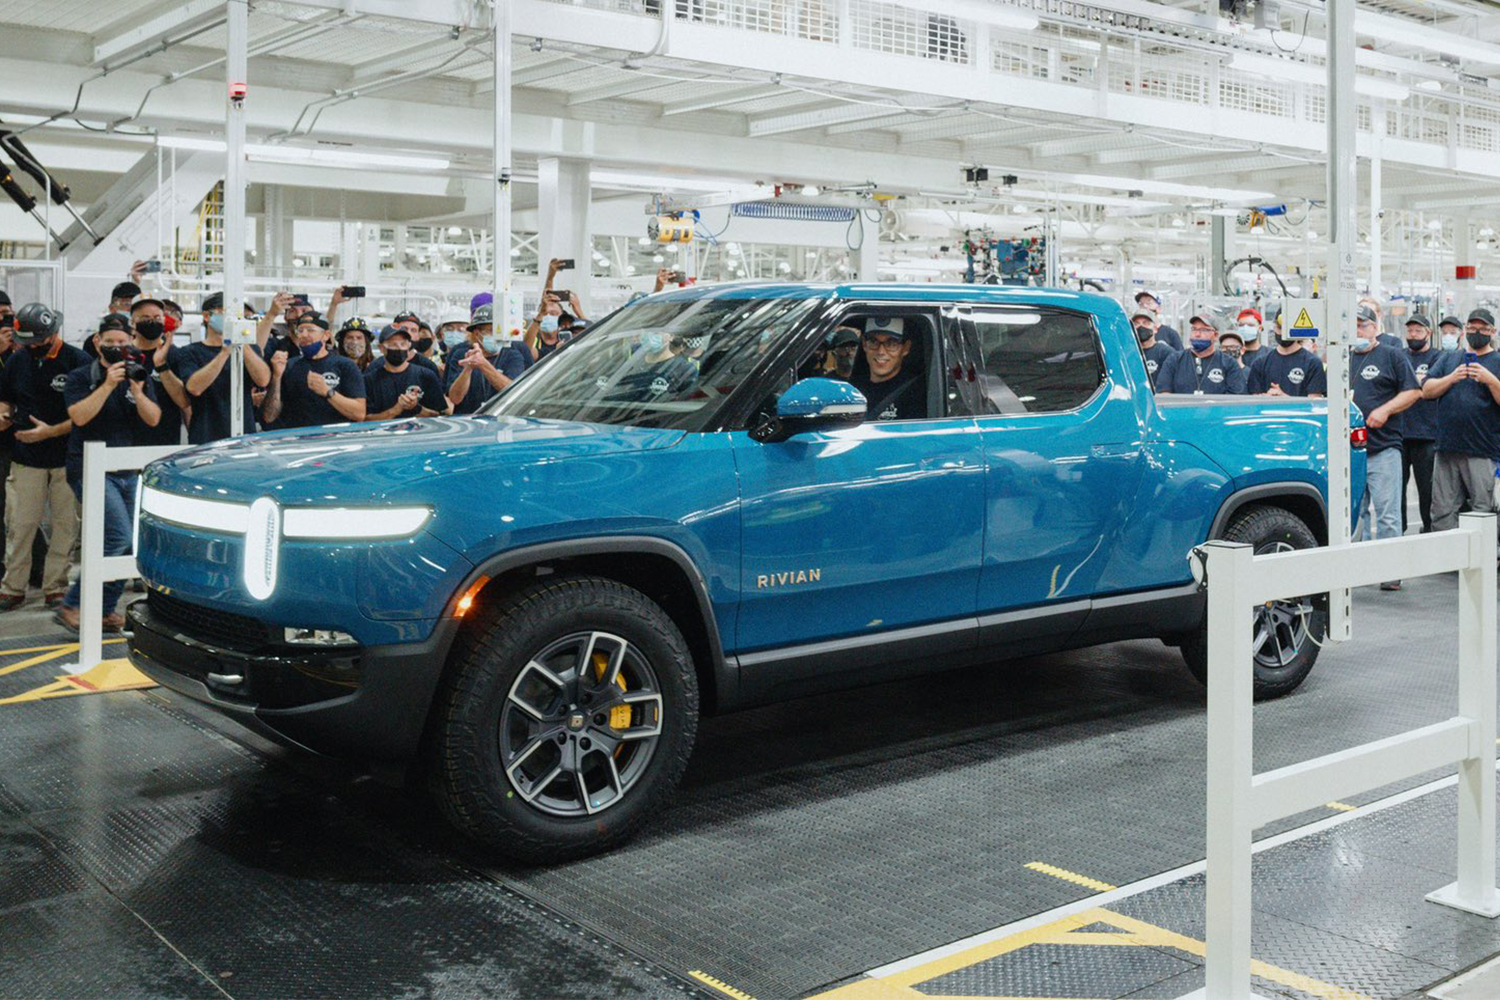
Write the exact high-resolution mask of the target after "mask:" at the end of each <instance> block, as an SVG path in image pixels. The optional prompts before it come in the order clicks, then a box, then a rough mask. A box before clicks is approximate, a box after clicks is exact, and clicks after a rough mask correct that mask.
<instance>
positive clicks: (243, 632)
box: [146, 590, 267, 652]
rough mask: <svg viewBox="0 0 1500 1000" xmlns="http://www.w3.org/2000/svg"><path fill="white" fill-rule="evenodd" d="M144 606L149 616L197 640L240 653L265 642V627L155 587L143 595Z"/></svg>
mask: <svg viewBox="0 0 1500 1000" xmlns="http://www.w3.org/2000/svg"><path fill="white" fill-rule="evenodd" d="M146 606H147V607H149V608H150V609H151V614H152V616H153V617H155V618H157V619H158V620H160V621H162V622H163V623H165V624H168V625H171V626H172V627H174V628H176V629H179V630H181V632H182V634H183V635H185V636H187V637H188V638H190V639H197V640H198V641H199V642H204V643H208V644H210V645H214V646H223V647H225V648H226V649H235V650H239V651H241V652H254V651H256V650H258V649H260V648H262V647H263V646H265V645H266V643H267V638H266V637H267V629H266V626H265V625H264V624H262V623H261V622H258V621H256V620H255V619H254V618H249V617H247V616H245V615H237V614H234V613H233V612H229V611H219V610H217V609H215V608H206V607H204V606H203V605H201V604H193V603H192V602H190V601H184V600H182V599H181V598H177V597H173V596H171V595H170V594H163V593H162V592H161V591H158V590H153V591H150V592H149V593H148V594H147V595H146Z"/></svg>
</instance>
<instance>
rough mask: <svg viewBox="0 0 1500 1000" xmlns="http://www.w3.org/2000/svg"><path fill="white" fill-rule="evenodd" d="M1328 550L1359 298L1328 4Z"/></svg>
mask: <svg viewBox="0 0 1500 1000" xmlns="http://www.w3.org/2000/svg"><path fill="white" fill-rule="evenodd" d="M1327 12H1328V30H1327V39H1328V219H1329V236H1328V239H1329V250H1328V288H1327V291H1326V293H1325V295H1326V297H1327V299H1328V309H1327V318H1326V319H1325V320H1324V324H1325V326H1326V327H1327V329H1326V330H1324V331H1323V335H1324V337H1325V343H1326V344H1327V347H1328V352H1327V353H1328V360H1327V372H1328V544H1329V545H1331V546H1338V545H1348V544H1349V536H1350V524H1349V509H1350V506H1351V503H1352V500H1353V494H1352V490H1351V483H1350V475H1351V470H1350V464H1349V403H1350V400H1351V394H1350V391H1349V336H1350V333H1351V332H1352V328H1353V326H1354V315H1355V313H1354V305H1355V297H1356V293H1357V283H1356V271H1355V267H1354V248H1355V242H1356V237H1355V212H1356V209H1357V207H1358V205H1357V201H1356V194H1355V158H1354V125H1355V117H1354V116H1355V95H1354V58H1355V56H1354V53H1355V45H1354V0H1328V4H1327ZM1328 611H1329V622H1328V634H1329V637H1330V638H1332V639H1334V640H1343V639H1347V638H1349V637H1350V635H1351V628H1350V620H1349V615H1350V603H1349V591H1348V590H1343V591H1335V592H1333V593H1332V594H1330V595H1329V608H1328Z"/></svg>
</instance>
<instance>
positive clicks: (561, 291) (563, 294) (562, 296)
mask: <svg viewBox="0 0 1500 1000" xmlns="http://www.w3.org/2000/svg"><path fill="white" fill-rule="evenodd" d="M552 294H553V295H556V296H557V301H558V303H559V304H560V305H567V304H568V303H569V302H571V301H572V295H573V293H572V292H570V291H568V290H567V289H566V288H554V289H552Z"/></svg>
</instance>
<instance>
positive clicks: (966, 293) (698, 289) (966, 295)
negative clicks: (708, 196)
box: [652, 281, 1120, 312]
mask: <svg viewBox="0 0 1500 1000" xmlns="http://www.w3.org/2000/svg"><path fill="white" fill-rule="evenodd" d="M652 298H657V299H660V298H666V299H676V300H686V299H703V298H723V299H765V298H798V299H812V298H816V299H885V300H887V301H889V300H891V299H897V300H901V301H907V302H953V301H955V300H956V301H960V302H975V303H983V302H996V303H1000V302H1016V303H1028V304H1030V303H1041V302H1047V303H1051V304H1053V305H1058V306H1062V307H1064V308H1068V309H1078V310H1081V311H1084V312H1100V311H1102V310H1104V309H1106V308H1110V307H1113V308H1116V309H1118V308H1119V307H1120V306H1119V303H1117V302H1115V300H1114V299H1111V298H1109V297H1108V296H1106V295H1096V294H1093V293H1091V292H1075V291H1072V290H1070V289H1066V288H1031V287H1025V286H1012V285H966V284H941V285H940V284H926V283H923V284H901V283H899V282H879V283H866V282H814V281H797V282H793V281H784V282H782V281H734V282H724V283H718V284H710V285H694V286H692V287H690V288H677V289H672V290H671V291H664V292H661V293H659V294H658V295H655V296H652Z"/></svg>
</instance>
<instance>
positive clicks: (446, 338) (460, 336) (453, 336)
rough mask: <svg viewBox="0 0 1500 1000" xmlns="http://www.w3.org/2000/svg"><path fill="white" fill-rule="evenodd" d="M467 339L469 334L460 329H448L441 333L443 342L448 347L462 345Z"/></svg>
mask: <svg viewBox="0 0 1500 1000" xmlns="http://www.w3.org/2000/svg"><path fill="white" fill-rule="evenodd" d="M468 339H469V335H468V334H467V333H465V332H464V331H462V330H449V331H448V332H447V333H445V334H443V343H444V344H445V345H447V346H448V347H462V346H463V345H464V344H465V343H466V342H467V341H468Z"/></svg>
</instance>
